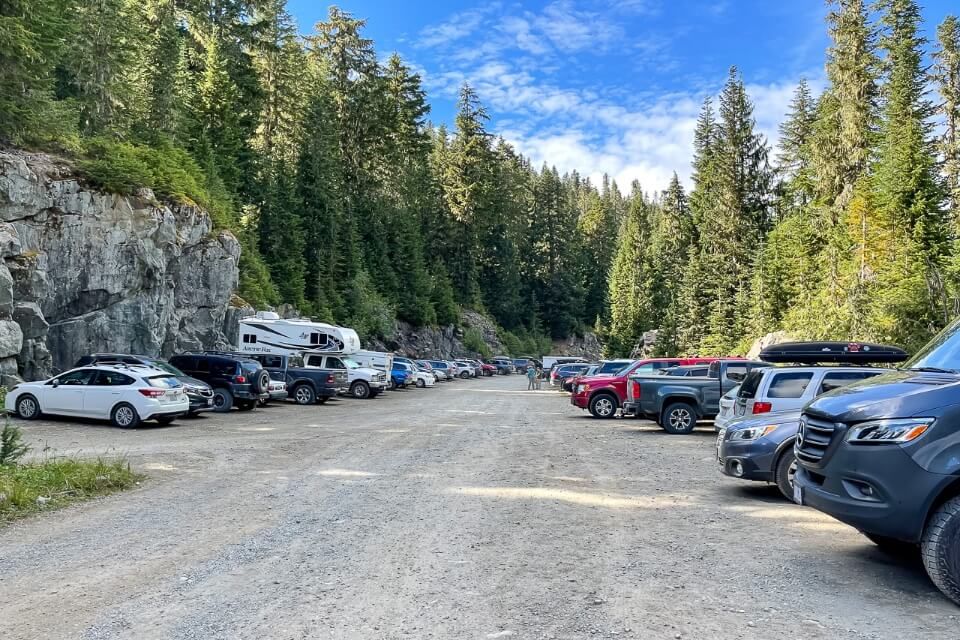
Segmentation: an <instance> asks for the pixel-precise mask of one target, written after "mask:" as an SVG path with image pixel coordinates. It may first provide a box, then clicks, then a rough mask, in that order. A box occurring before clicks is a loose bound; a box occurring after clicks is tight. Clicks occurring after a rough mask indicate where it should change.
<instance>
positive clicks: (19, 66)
mask: <svg viewBox="0 0 960 640" xmlns="http://www.w3.org/2000/svg"><path fill="white" fill-rule="evenodd" d="M64 14H65V11H64V6H63V3H62V2H61V1H60V0H4V1H3V2H0V140H5V141H13V142H21V141H24V140H30V139H32V138H37V137H40V138H43V137H45V132H47V131H49V122H48V117H50V116H52V115H53V114H51V110H52V108H53V107H54V103H53V94H54V69H55V68H56V66H57V64H58V63H59V61H60V59H61V56H62V55H63V41H64V39H65V34H66V31H67V18H66V16H65V15H64Z"/></svg>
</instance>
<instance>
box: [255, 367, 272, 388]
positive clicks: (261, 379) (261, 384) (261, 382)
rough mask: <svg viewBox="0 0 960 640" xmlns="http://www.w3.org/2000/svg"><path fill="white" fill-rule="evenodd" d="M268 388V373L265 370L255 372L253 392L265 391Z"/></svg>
mask: <svg viewBox="0 0 960 640" xmlns="http://www.w3.org/2000/svg"><path fill="white" fill-rule="evenodd" d="M269 389H270V373H269V372H267V371H260V373H258V374H257V384H256V388H255V389H254V390H253V392H254V393H266V392H267V391H268V390H269Z"/></svg>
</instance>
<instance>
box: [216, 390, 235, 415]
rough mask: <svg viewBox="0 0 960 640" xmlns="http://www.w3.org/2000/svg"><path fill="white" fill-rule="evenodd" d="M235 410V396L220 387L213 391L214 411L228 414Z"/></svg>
mask: <svg viewBox="0 0 960 640" xmlns="http://www.w3.org/2000/svg"><path fill="white" fill-rule="evenodd" d="M232 408H233V394H232V393H230V392H229V391H227V390H226V389H224V388H222V387H219V388H217V389H214V390H213V410H214V411H216V412H217V413H226V412H228V411H230V409H232Z"/></svg>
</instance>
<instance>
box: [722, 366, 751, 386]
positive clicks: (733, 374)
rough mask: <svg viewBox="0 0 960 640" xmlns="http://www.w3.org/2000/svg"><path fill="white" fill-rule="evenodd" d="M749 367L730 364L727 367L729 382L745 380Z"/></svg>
mask: <svg viewBox="0 0 960 640" xmlns="http://www.w3.org/2000/svg"><path fill="white" fill-rule="evenodd" d="M747 370H748V368H747V365H745V364H728V365H727V373H726V376H727V379H728V380H736V381H738V382H739V381H740V380H743V379H744V377H746V375H747Z"/></svg>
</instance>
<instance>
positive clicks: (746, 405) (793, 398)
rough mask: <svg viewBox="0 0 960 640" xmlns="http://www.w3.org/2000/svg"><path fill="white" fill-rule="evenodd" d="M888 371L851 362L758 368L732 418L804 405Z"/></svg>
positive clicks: (740, 395)
mask: <svg viewBox="0 0 960 640" xmlns="http://www.w3.org/2000/svg"><path fill="white" fill-rule="evenodd" d="M887 371H890V369H881V368H879V367H850V366H847V367H842V366H838V367H770V368H765V369H754V370H753V371H751V372H750V373H749V374H747V377H746V378H744V380H743V383H742V384H741V385H740V390H739V391H738V392H737V398H736V402H735V403H734V406H733V416H732V418H733V419H736V418H740V417H742V416H749V415H761V414H765V413H782V412H784V411H791V410H795V409H802V408H803V407H804V406H806V405H807V403H809V402H810V401H811V400H813V399H814V398H816V397H817V396H819V395H820V394H823V393H826V392H827V391H832V390H833V389H836V388H838V387H843V386H845V385H848V384H850V383H851V382H854V381H856V380H863V379H865V378H871V377H873V376H877V375H880V374H881V373H886V372H887Z"/></svg>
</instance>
